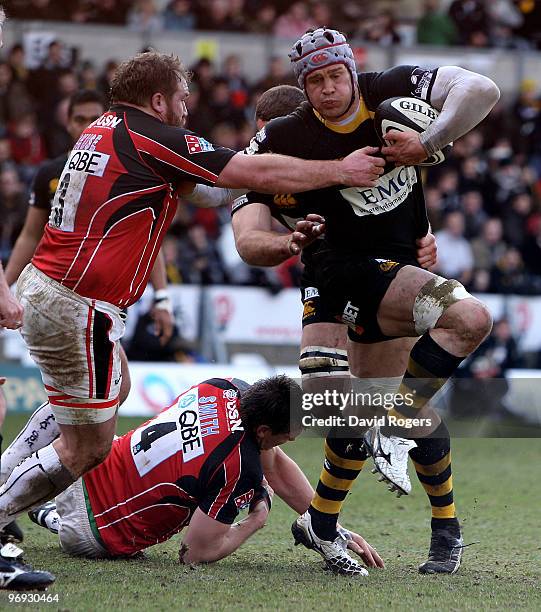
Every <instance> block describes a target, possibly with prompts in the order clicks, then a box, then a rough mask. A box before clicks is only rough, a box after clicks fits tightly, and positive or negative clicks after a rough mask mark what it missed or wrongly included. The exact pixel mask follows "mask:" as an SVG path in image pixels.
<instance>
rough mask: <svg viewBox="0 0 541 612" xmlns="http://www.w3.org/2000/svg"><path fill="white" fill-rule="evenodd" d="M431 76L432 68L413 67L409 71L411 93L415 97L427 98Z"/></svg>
mask: <svg viewBox="0 0 541 612" xmlns="http://www.w3.org/2000/svg"><path fill="white" fill-rule="evenodd" d="M433 76H434V71H433V70H427V69H426V68H415V69H414V70H413V72H412V73H411V83H412V85H413V87H412V90H411V94H412V95H413V96H415V97H416V98H421V100H428V90H429V89H430V83H431V82H432V77H433Z"/></svg>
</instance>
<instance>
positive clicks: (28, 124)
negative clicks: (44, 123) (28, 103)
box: [8, 113, 47, 182]
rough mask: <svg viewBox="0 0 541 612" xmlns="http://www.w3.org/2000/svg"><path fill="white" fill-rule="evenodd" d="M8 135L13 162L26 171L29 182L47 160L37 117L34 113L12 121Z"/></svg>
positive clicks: (25, 114)
mask: <svg viewBox="0 0 541 612" xmlns="http://www.w3.org/2000/svg"><path fill="white" fill-rule="evenodd" d="M8 135H9V142H10V146H11V155H12V158H13V161H14V162H15V163H16V164H17V165H18V166H19V168H20V170H22V171H24V173H25V176H24V180H25V182H29V181H30V179H31V178H32V176H33V174H34V171H35V169H36V168H37V166H38V165H39V164H40V163H41V162H42V161H44V160H45V159H46V158H47V151H46V149H45V143H44V140H43V137H42V136H41V134H40V132H39V130H38V126H37V122H36V116H35V115H34V114H33V113H24V114H23V115H21V116H20V117H18V118H17V119H16V120H14V121H12V122H11V123H10V125H9V128H8Z"/></svg>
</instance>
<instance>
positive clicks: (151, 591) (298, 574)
mask: <svg viewBox="0 0 541 612" xmlns="http://www.w3.org/2000/svg"><path fill="white" fill-rule="evenodd" d="M21 424H22V417H21V416H20V415H14V416H10V417H8V419H7V421H6V424H5V426H4V435H5V440H6V441H7V440H9V439H11V438H12V437H13V435H14V434H15V433H16V432H17V430H18V428H19V427H20V425H21ZM134 424H136V422H135V421H133V420H128V419H123V420H122V421H121V423H120V430H121V431H122V432H124V431H126V430H128V429H130V428H131V427H133V425H134ZM285 449H286V451H287V452H288V453H289V454H290V455H291V456H292V457H294V458H295V459H296V460H297V461H298V462H299V464H300V465H301V467H302V468H303V469H304V470H306V473H307V475H308V477H309V478H310V480H311V482H315V480H316V478H317V476H318V474H319V469H320V464H321V449H322V443H321V440H314V439H301V440H298V441H296V442H294V443H290V444H288V445H287V446H286V447H285ZM453 466H454V473H455V479H454V483H455V493H456V501H457V506H458V510H459V513H460V517H461V520H462V524H463V526H464V536H465V541H466V543H469V542H478V543H477V544H475V545H474V546H471V547H469V548H467V549H466V550H465V553H464V561H463V566H462V568H461V569H460V572H459V573H458V574H457V575H455V576H420V575H419V574H418V573H417V565H418V564H419V563H420V562H421V561H423V560H424V558H425V556H426V552H427V547H428V541H429V535H430V534H429V521H430V510H429V505H428V503H427V498H426V496H425V494H424V492H423V490H422V489H421V487H420V485H419V484H418V483H417V481H416V479H415V476H414V475H413V480H414V486H413V492H412V495H410V496H409V497H407V498H401V499H400V500H397V499H396V498H395V497H393V496H392V495H391V494H390V493H389V492H387V491H386V489H385V487H384V486H383V484H379V483H377V481H376V478H375V476H373V475H372V474H370V473H369V470H368V469H365V472H364V473H363V474H361V476H360V478H359V481H358V482H357V483H356V486H355V487H354V490H353V492H352V493H351V495H350V496H349V497H348V499H347V502H346V505H345V509H344V512H343V524H344V525H346V526H348V527H350V528H352V529H355V530H357V531H359V532H360V533H362V534H363V535H364V537H365V538H366V539H368V540H369V541H370V542H371V543H372V544H373V545H374V546H376V547H377V549H378V550H379V551H380V553H381V554H382V556H383V557H384V559H385V561H386V564H387V568H386V569H385V570H371V571H370V576H369V577H368V578H363V579H358V580H356V581H355V580H350V579H343V578H341V577H335V576H331V575H329V574H328V573H327V572H324V571H323V570H322V562H321V561H320V558H319V557H318V556H317V555H315V553H312V552H310V551H308V550H306V549H304V548H301V547H293V545H292V538H291V535H290V531H289V528H290V524H291V522H292V520H293V519H294V516H295V515H294V513H293V512H292V511H291V510H289V508H287V507H286V506H285V505H284V504H283V503H282V502H281V500H276V501H275V504H274V506H273V511H272V513H271V516H270V517H269V521H268V525H267V526H266V527H265V528H264V529H263V530H261V531H260V532H259V533H258V534H256V535H255V536H254V537H253V538H252V539H251V540H249V541H248V542H247V543H246V544H245V546H244V547H242V548H241V549H240V550H239V551H238V552H237V553H235V554H234V555H233V556H231V557H230V558H228V559H225V560H223V561H220V562H219V563H217V564H215V565H209V566H205V567H200V568H197V569H189V568H186V567H183V566H179V565H178V564H177V550H178V544H179V536H177V537H176V538H174V539H173V540H171V541H169V542H167V543H165V544H162V545H160V546H156V547H154V548H152V549H149V550H148V551H147V558H146V559H144V560H134V561H86V560H79V559H71V558H69V557H67V556H66V555H64V554H63V553H62V552H61V551H60V550H59V549H58V547H57V542H56V540H55V537H54V536H53V535H52V534H49V533H48V532H47V531H45V530H44V529H41V528H39V527H37V526H36V525H34V524H32V523H30V522H29V520H28V519H27V518H26V517H25V518H23V519H22V520H21V525H22V527H24V530H25V536H26V539H25V543H24V548H25V552H26V556H27V558H28V560H30V561H31V562H32V563H33V564H34V565H35V566H36V567H38V568H43V569H47V570H50V571H52V572H53V573H55V574H56V576H57V582H56V584H55V585H54V586H53V587H52V588H51V589H50V590H49V593H51V594H53V595H54V594H58V596H59V602H58V603H51V604H45V603H41V604H33V605H27V606H21V605H20V604H19V605H18V606H17V607H19V608H20V607H22V608H24V609H34V610H36V609H40V610H41V609H50V610H57V609H58V610H77V611H78V610H99V609H114V608H116V609H118V610H184V609H192V610H233V609H235V610H237V609H240V610H247V609H261V610H295V611H302V610H334V609H336V610H353V609H355V610H363V609H364V610H384V609H385V610H413V609H416V610H436V609H438V610H445V611H446V610H489V609H490V610H503V609H505V608H512V609H525V610H526V609H527V610H539V609H541V586H540V585H541V569H540V568H541V537H540V536H541V519H540V515H539V510H540V506H541V486H540V483H539V476H540V473H541V472H540V466H541V439H527V440H518V439H511V440H503V439H485V440H475V439H471V438H470V439H460V440H456V441H455V442H454V451H453ZM411 470H412V468H410V471H411ZM7 605H8V599H7V593H0V609H4V608H5V607H6V606H7Z"/></svg>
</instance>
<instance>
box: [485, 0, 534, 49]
mask: <svg viewBox="0 0 541 612" xmlns="http://www.w3.org/2000/svg"><path fill="white" fill-rule="evenodd" d="M487 11H488V14H489V17H490V44H491V46H492V47H497V48H500V49H527V48H529V46H530V45H529V44H528V42H527V41H526V40H524V39H523V38H521V37H519V36H517V35H516V33H515V31H516V30H518V29H519V28H520V27H521V26H522V24H523V22H524V17H523V15H522V13H521V12H520V11H519V9H518V8H517V7H516V6H515V4H514V2H513V0H491V1H490V2H488V3H487Z"/></svg>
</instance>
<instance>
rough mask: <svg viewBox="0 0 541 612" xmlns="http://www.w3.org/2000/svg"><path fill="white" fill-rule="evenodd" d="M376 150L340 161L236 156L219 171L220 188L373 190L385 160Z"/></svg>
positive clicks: (293, 191)
mask: <svg viewBox="0 0 541 612" xmlns="http://www.w3.org/2000/svg"><path fill="white" fill-rule="evenodd" d="M377 153H379V148H377V147H364V148H363V149H359V150H357V151H354V152H353V153H351V154H350V155H348V156H347V157H344V159H342V160H340V161H314V160H311V161H309V160H304V159H298V158H296V157H287V156H285V155H277V154H274V153H263V154H262V155H245V154H244V153H237V154H236V155H234V156H233V157H232V158H231V159H230V160H229V162H228V163H227V165H226V166H225V168H224V169H223V170H222V171H221V172H220V174H219V176H218V180H217V181H216V183H215V185H216V186H217V187H232V188H242V187H244V188H246V189H247V190H248V191H250V190H251V191H259V192H261V193H297V192H300V191H311V190H312V189H321V188H323V187H331V186H333V185H348V186H358V187H373V186H374V185H375V184H376V180H377V179H378V178H379V177H380V176H381V174H383V167H384V165H385V160H383V159H382V158H381V157H375V155H376V154H377Z"/></svg>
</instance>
